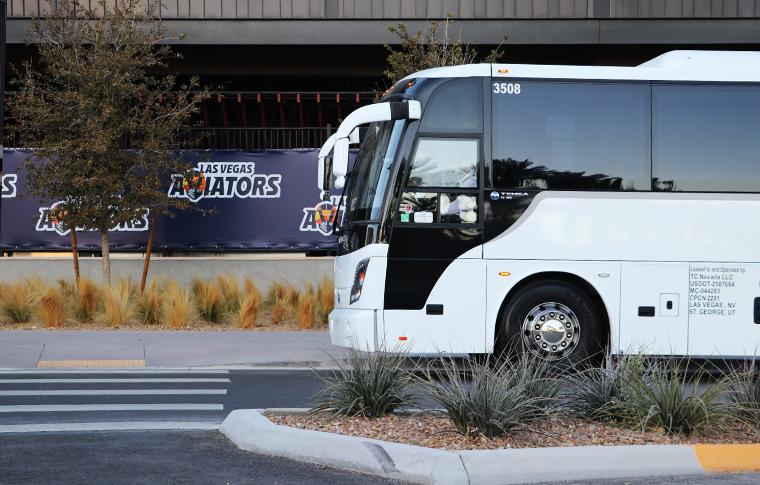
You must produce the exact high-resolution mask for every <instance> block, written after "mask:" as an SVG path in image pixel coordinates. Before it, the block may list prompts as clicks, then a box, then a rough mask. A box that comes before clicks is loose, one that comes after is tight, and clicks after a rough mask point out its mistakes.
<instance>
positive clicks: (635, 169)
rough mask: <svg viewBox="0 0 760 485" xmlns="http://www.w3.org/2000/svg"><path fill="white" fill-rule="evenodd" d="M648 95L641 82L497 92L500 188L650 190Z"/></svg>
mask: <svg viewBox="0 0 760 485" xmlns="http://www.w3.org/2000/svg"><path fill="white" fill-rule="evenodd" d="M650 93H651V88H650V86H649V85H648V84H642V83H630V84H622V83H621V84H611V83H607V84H605V83H595V82H573V83H570V82H557V81H553V82H533V81H525V82H522V83H521V84H520V92H519V94H518V93H516V92H514V91H513V93H512V94H509V93H508V92H502V90H501V89H500V90H499V92H498V93H493V94H492V96H493V98H492V99H493V160H492V166H493V181H494V187H495V188H502V189H517V188H520V189H534V190H650V187H651V182H650V176H651V172H650V169H651V142H650V138H651V131H652V129H651V121H650V104H651V103H650ZM680 124H681V125H684V123H680Z"/></svg>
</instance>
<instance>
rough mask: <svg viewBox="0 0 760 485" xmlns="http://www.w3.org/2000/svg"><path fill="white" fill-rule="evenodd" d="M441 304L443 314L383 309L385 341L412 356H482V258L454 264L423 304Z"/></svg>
mask: <svg viewBox="0 0 760 485" xmlns="http://www.w3.org/2000/svg"><path fill="white" fill-rule="evenodd" d="M428 304H439V305H443V315H427V313H426V310H425V307H423V308H422V309H421V310H385V312H384V314H385V315H384V317H385V318H384V324H385V328H384V336H385V342H386V344H387V345H388V346H389V347H390V348H393V347H394V346H395V345H396V344H399V345H400V346H402V347H403V348H405V349H408V350H409V351H410V353H412V354H415V355H435V354H436V353H438V351H441V352H446V353H454V354H461V353H470V352H474V353H482V352H486V351H490V350H491V348H490V347H487V345H486V334H485V325H484V322H485V317H486V265H485V261H483V260H482V259H465V258H460V259H457V260H455V261H453V262H452V263H451V264H450V265H449V266H448V268H446V270H445V271H444V272H443V274H442V275H441V277H440V278H439V279H438V282H436V284H435V286H434V287H433V290H432V291H431V292H430V296H429V297H428V299H427V302H426V303H425V305H426V306H427V305H428Z"/></svg>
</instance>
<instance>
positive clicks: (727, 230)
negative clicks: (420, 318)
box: [483, 191, 760, 357]
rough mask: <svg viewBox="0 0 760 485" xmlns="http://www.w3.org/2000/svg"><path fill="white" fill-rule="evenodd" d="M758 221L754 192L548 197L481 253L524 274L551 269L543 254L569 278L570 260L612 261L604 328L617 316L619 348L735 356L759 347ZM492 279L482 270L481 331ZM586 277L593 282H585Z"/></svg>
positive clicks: (490, 319)
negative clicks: (615, 268) (614, 268)
mask: <svg viewBox="0 0 760 485" xmlns="http://www.w3.org/2000/svg"><path fill="white" fill-rule="evenodd" d="M758 220H760V195H756V194H688V193H580V192H549V191H547V192H542V193H541V194H539V195H538V196H536V198H535V199H534V200H533V202H532V203H531V205H530V207H529V208H528V209H527V210H526V212H525V214H523V215H522V217H521V218H520V219H519V220H518V221H517V222H516V223H515V224H514V225H513V226H512V227H511V228H510V229H509V230H507V231H505V232H504V233H503V234H501V235H500V236H498V237H496V238H494V239H493V240H492V241H490V242H488V243H486V244H485V245H484V247H483V255H484V258H486V259H487V260H493V259H500V258H504V257H505V256H508V257H509V258H510V259H512V258H514V259H518V260H529V261H530V264H529V266H530V267H531V269H532V270H533V269H536V268H542V267H548V266H550V263H551V262H548V261H545V260H544V261H543V262H542V261H540V259H541V258H547V257H551V258H552V260H557V261H556V262H555V263H553V265H554V266H555V267H557V268H568V269H567V270H563V269H557V270H551V271H567V272H573V273H574V274H577V272H575V270H573V271H571V268H572V267H573V265H574V263H572V262H571V261H573V260H574V261H597V262H602V261H609V262H620V263H621V265H622V270H621V273H620V279H619V282H620V283H619V284H620V294H621V295H622V296H621V299H620V304H619V306H614V305H613V306H609V307H608V309H609V310H611V311H610V314H611V315H610V321H611V322H614V321H615V318H614V315H613V314H614V313H615V311H618V312H619V315H618V321H619V326H618V332H619V340H618V342H617V350H619V351H622V352H637V351H638V350H639V348H638V347H639V346H644V350H645V351H647V352H652V353H661V352H664V353H670V352H671V351H672V352H674V353H677V354H684V353H689V354H691V355H697V356H710V355H712V356H718V355H720V356H723V357H741V356H744V355H745V354H747V353H749V354H750V355H751V354H753V353H754V351H755V348H756V347H757V345H758V342H760V325H757V324H755V323H754V316H753V311H754V308H753V302H754V298H755V297H758V296H760V265H759V264H756V263H758V262H760V247H758V245H757V241H760V225H758V224H756V223H755V221H758ZM537 260H539V261H537ZM510 264H511V263H510ZM515 267H517V266H515ZM503 271H511V270H510V269H508V268H506V269H504V270H503ZM542 271H543V270H542ZM606 272H607V273H610V275H612V273H611V272H610V271H606ZM579 276H580V275H579ZM493 278H494V276H492V274H491V272H490V270H489V313H488V320H487V324H488V325H489V326H490V325H495V322H494V321H493V319H494V313H493V312H494V308H496V303H497V302H491V299H492V298H498V295H499V291H497V290H496V289H494V288H491V287H490V285H491V284H492V283H491V280H492V279H493ZM611 278H612V276H610V279H611ZM517 279H518V278H515V280H517ZM586 280H587V281H588V282H589V283H591V284H592V285H593V286H595V287H596V286H597V282H596V281H595V279H594V278H593V276H592V278H591V279H588V278H586ZM515 283H516V281H515ZM501 291H502V292H503V290H501ZM711 291H712V293H710V292H711ZM715 291H718V293H715ZM600 294H601V291H600ZM668 298H671V299H670V300H668ZM674 298H677V299H678V302H677V303H676V302H675V300H674ZM667 301H672V302H673V308H672V309H671V310H670V313H669V312H668V311H667V310H668V309H667V308H662V306H663V305H666V304H667ZM605 304H607V302H605ZM639 307H655V316H654V317H640V316H639V315H638V308H639ZM616 309H617V310H616ZM497 311H498V310H497ZM663 311H664V313H665V315H663ZM674 311H677V314H674V313H673V312H674ZM487 331H488V330H487ZM611 331H612V332H613V333H614V332H615V324H614V323H612V329H611ZM613 342H615V340H614V339H613ZM687 346H688V347H687Z"/></svg>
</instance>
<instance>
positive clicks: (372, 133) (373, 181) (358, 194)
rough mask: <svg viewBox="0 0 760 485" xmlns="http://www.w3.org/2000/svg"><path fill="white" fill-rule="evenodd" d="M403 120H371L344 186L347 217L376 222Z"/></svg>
mask: <svg viewBox="0 0 760 485" xmlns="http://www.w3.org/2000/svg"><path fill="white" fill-rule="evenodd" d="M405 126H406V120H395V121H381V122H377V123H372V124H371V125H370V127H369V132H368V133H367V136H366V138H365V139H364V141H363V145H362V149H361V151H360V152H359V156H358V157H357V158H356V162H355V164H354V168H353V171H352V175H351V182H350V187H349V190H348V199H347V206H348V207H347V209H348V214H347V215H348V221H349V222H350V223H355V222H379V219H380V217H381V214H382V211H381V209H382V206H383V202H384V200H385V198H386V194H387V191H388V185H389V180H390V176H391V173H392V170H393V162H394V160H395V158H396V152H397V151H398V147H399V142H400V141H401V137H402V135H403V133H404V128H405Z"/></svg>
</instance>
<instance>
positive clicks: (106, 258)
mask: <svg viewBox="0 0 760 485" xmlns="http://www.w3.org/2000/svg"><path fill="white" fill-rule="evenodd" d="M100 236H101V239H102V240H103V284H104V285H105V286H111V253H110V249H111V247H110V242H109V239H108V231H107V230H106V231H101V232H100Z"/></svg>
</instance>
